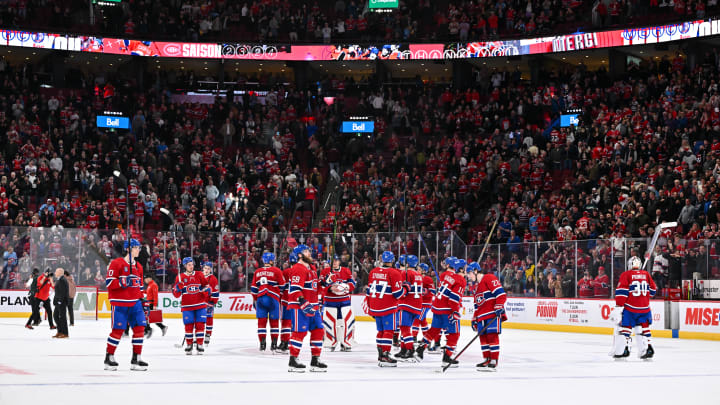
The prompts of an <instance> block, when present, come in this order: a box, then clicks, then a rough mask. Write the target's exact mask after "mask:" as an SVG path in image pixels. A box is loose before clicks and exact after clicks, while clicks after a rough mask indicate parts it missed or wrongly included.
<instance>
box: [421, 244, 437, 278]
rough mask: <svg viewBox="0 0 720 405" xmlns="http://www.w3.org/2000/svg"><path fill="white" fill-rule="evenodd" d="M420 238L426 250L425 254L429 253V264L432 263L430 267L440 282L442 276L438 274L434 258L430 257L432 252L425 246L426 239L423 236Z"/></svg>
mask: <svg viewBox="0 0 720 405" xmlns="http://www.w3.org/2000/svg"><path fill="white" fill-rule="evenodd" d="M419 236H420V242H422V244H423V247H424V248H425V253H427V257H428V262H430V266H432V269H433V271H434V272H435V277H437V279H438V280H440V274H438V272H437V270H436V269H435V263H433V260H432V257H431V256H430V250H429V249H428V247H427V245H426V244H425V238H423V237H422V234H420V235H419Z"/></svg>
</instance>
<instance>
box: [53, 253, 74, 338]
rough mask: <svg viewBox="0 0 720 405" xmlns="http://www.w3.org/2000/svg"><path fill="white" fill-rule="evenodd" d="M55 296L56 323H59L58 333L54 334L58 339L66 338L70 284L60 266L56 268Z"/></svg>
mask: <svg viewBox="0 0 720 405" xmlns="http://www.w3.org/2000/svg"><path fill="white" fill-rule="evenodd" d="M55 278H57V281H56V282H55V298H53V304H55V313H54V315H55V324H56V325H57V330H58V333H57V335H55V336H53V337H54V338H58V339H65V338H67V337H68V324H67V305H68V300H69V298H70V285H69V284H68V281H67V280H66V279H65V270H64V269H62V268H59V267H58V269H57V270H55Z"/></svg>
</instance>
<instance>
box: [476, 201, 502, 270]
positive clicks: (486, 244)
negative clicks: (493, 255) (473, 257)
mask: <svg viewBox="0 0 720 405" xmlns="http://www.w3.org/2000/svg"><path fill="white" fill-rule="evenodd" d="M498 221H500V210H498V213H497V215H496V216H495V222H494V223H493V226H492V228H490V232H488V236H487V239H485V246H483V248H482V251H480V256H478V259H477V263H478V264H480V261H481V260H482V257H483V255H484V254H485V250H486V249H487V247H488V245H490V238H492V234H493V232H495V227H496V226H497V224H498Z"/></svg>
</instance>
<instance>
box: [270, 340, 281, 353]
mask: <svg viewBox="0 0 720 405" xmlns="http://www.w3.org/2000/svg"><path fill="white" fill-rule="evenodd" d="M270 353H273V354H274V353H279V352H278V344H277V339H274V340H272V341H271V342H270Z"/></svg>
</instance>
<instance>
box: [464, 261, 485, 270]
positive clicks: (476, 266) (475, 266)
mask: <svg viewBox="0 0 720 405" xmlns="http://www.w3.org/2000/svg"><path fill="white" fill-rule="evenodd" d="M467 270H468V271H480V270H482V269H481V268H480V265H479V264H477V262H471V263H470V264H468V266H467Z"/></svg>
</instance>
